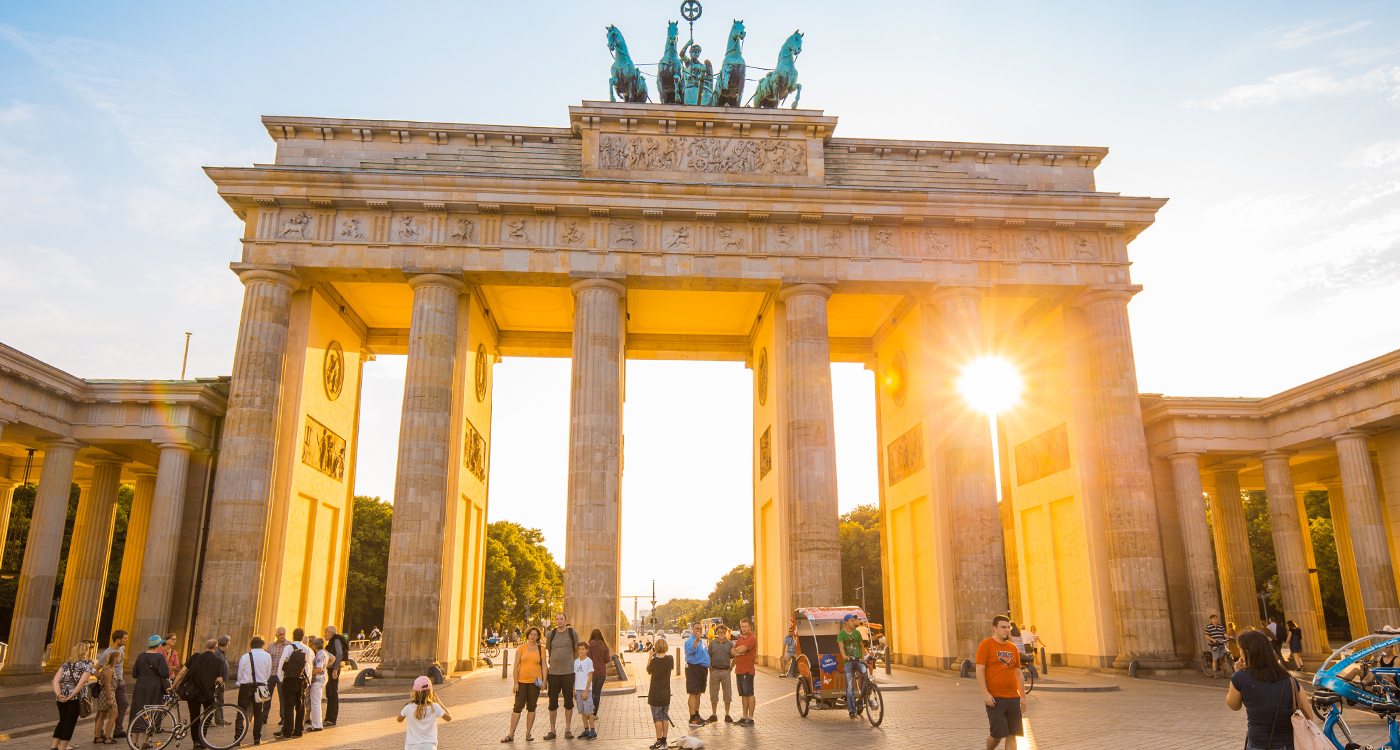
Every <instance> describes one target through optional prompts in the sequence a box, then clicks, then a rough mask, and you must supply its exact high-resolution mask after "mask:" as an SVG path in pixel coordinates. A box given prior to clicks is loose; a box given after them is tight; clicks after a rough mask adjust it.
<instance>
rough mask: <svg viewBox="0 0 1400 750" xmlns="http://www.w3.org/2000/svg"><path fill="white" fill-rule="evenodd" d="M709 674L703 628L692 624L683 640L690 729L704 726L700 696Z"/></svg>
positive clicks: (708, 660)
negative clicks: (701, 716) (688, 635)
mask: <svg viewBox="0 0 1400 750" xmlns="http://www.w3.org/2000/svg"><path fill="white" fill-rule="evenodd" d="M709 674H710V649H709V644H708V643H706V641H705V627H704V626H703V625H701V624H700V623H698V622H693V623H691V624H690V637H689V638H687V639H686V640H685V694H686V696H687V698H686V704H687V707H688V708H689V709H690V725H691V726H692V727H702V726H705V720H704V719H702V718H700V696H701V695H703V694H704V693H705V683H706V682H707V681H708V678H709Z"/></svg>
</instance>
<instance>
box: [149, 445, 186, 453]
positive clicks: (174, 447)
mask: <svg viewBox="0 0 1400 750" xmlns="http://www.w3.org/2000/svg"><path fill="white" fill-rule="evenodd" d="M156 447H157V448H159V449H161V450H163V451H167V450H179V451H184V452H185V453H193V452H194V451H195V447H194V446H193V445H190V444H189V443H161V444H159V445H157V446H156Z"/></svg>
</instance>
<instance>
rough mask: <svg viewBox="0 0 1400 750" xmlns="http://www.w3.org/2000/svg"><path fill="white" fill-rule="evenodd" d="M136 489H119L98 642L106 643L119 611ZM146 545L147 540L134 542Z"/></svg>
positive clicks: (98, 628) (131, 487) (125, 487)
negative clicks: (127, 541) (123, 568)
mask: <svg viewBox="0 0 1400 750" xmlns="http://www.w3.org/2000/svg"><path fill="white" fill-rule="evenodd" d="M135 496H136V488H135V487H133V486H132V485H129V484H123V485H121V486H120V487H118V488H117V517H116V520H115V523H113V525H112V555H111V557H110V558H108V562H107V584H106V586H105V587H104V588H103V591H102V615H101V619H99V620H98V626H97V642H98V643H106V642H107V639H108V636H109V635H110V634H111V632H112V617H113V616H114V615H115V614H116V611H117V586H118V584H119V583H120V581H121V577H122V555H123V554H125V553H126V528H127V524H128V523H129V522H130V520H131V501H132V499H133V498H134V497H135ZM134 543H135V544H145V543H146V540H145V539H138V540H135V541H134Z"/></svg>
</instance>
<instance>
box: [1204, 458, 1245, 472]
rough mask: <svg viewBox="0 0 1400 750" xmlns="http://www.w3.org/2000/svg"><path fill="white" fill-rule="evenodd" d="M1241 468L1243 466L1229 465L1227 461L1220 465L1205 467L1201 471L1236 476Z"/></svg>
mask: <svg viewBox="0 0 1400 750" xmlns="http://www.w3.org/2000/svg"><path fill="white" fill-rule="evenodd" d="M1243 468H1244V464H1238V463H1231V462H1228V461H1227V462H1225V463H1222V464H1216V465H1214V466H1207V467H1206V468H1205V469H1204V470H1203V471H1208V472H1210V473H1212V474H1238V473H1240V469H1243Z"/></svg>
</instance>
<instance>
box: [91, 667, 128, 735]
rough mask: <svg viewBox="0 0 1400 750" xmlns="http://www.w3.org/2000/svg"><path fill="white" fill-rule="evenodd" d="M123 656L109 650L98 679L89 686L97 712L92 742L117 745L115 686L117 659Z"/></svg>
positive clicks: (99, 669)
mask: <svg viewBox="0 0 1400 750" xmlns="http://www.w3.org/2000/svg"><path fill="white" fill-rule="evenodd" d="M120 657H121V654H119V653H118V652H116V651H108V652H107V658H105V659H103V660H102V663H101V664H100V665H98V667H97V679H96V680H94V681H93V684H92V686H91V687H90V688H89V689H90V691H91V692H92V694H93V695H92V712H93V713H94V714H97V717H96V718H95V719H93V722H92V729H93V733H92V734H93V736H92V744H94V745H115V744H117V741H116V740H114V739H112V730H113V728H115V726H116V723H117V694H116V690H115V686H116V684H117V659H118V658H120Z"/></svg>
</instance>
